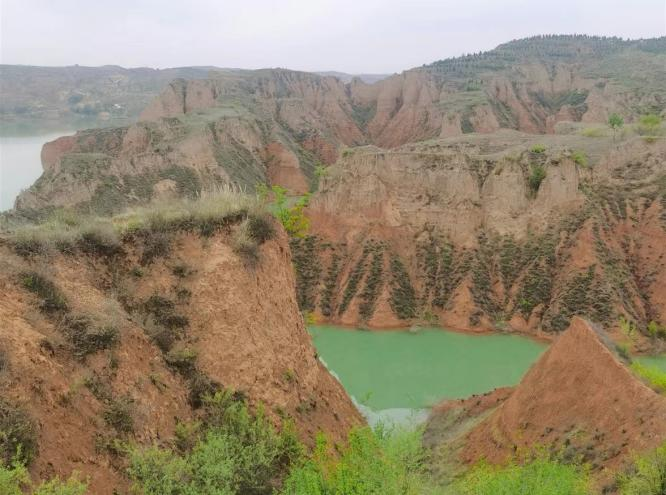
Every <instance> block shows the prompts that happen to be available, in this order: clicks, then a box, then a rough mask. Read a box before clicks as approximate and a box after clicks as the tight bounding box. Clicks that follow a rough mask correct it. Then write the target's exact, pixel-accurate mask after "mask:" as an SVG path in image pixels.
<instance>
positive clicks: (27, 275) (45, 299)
mask: <svg viewBox="0 0 666 495" xmlns="http://www.w3.org/2000/svg"><path fill="white" fill-rule="evenodd" d="M20 277H21V282H22V284H23V287H24V288H26V289H27V290H29V291H30V292H32V293H34V294H36V295H37V296H38V297H40V298H41V299H42V301H41V303H40V305H39V307H40V309H41V310H42V311H43V312H45V313H55V312H59V311H67V309H68V307H67V300H66V299H65V296H64V295H63V294H62V292H60V290H59V289H58V288H57V287H56V286H55V284H54V283H53V282H51V281H50V280H49V279H47V278H46V277H45V276H44V275H41V274H40V273H37V272H23V273H22V274H21V276H20Z"/></svg>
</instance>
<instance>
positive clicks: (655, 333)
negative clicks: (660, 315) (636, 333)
mask: <svg viewBox="0 0 666 495" xmlns="http://www.w3.org/2000/svg"><path fill="white" fill-rule="evenodd" d="M646 330H647V334H648V335H649V336H650V337H652V338H657V337H660V338H666V326H664V325H660V324H659V323H657V322H656V321H654V320H651V321H650V323H648V324H647V327H646Z"/></svg>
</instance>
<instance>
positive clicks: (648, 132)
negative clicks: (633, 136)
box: [638, 114, 662, 138]
mask: <svg viewBox="0 0 666 495" xmlns="http://www.w3.org/2000/svg"><path fill="white" fill-rule="evenodd" d="M661 121H662V119H661V117H660V116H659V115H656V114H648V115H643V116H642V117H641V118H640V119H639V121H638V122H639V124H638V132H639V134H641V135H642V136H646V137H648V138H655V137H657V136H658V135H659V134H660V133H661Z"/></svg>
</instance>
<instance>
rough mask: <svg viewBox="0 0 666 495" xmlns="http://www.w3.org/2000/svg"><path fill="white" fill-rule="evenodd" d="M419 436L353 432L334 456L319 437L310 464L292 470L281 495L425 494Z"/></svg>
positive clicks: (385, 432)
mask: <svg viewBox="0 0 666 495" xmlns="http://www.w3.org/2000/svg"><path fill="white" fill-rule="evenodd" d="M423 452H424V451H423V449H422V447H421V435H420V432H419V431H400V430H394V431H388V430H385V429H383V428H381V427H380V428H379V429H377V430H376V431H373V430H371V429H370V428H367V427H366V428H357V429H354V430H352V431H351V432H350V433H349V439H348V444H347V445H346V446H345V447H342V449H341V450H340V452H339V453H338V452H336V451H335V449H334V448H332V447H331V445H330V444H329V443H328V441H327V440H326V438H325V437H324V436H323V435H319V436H318V438H317V445H316V448H315V451H314V453H313V455H312V458H311V459H310V460H307V461H305V462H303V463H301V464H300V465H298V466H297V467H295V468H294V469H293V470H292V471H291V473H290V475H289V478H287V480H286V481H285V484H284V488H283V490H282V494H283V495H337V494H348V493H349V494H352V493H353V494H359V495H366V494H367V495H371V494H382V495H384V494H386V495H420V494H422V493H428V492H429V487H428V486H427V485H428V483H427V481H426V480H427V477H426V475H425V462H424V461H425V457H424V453H423Z"/></svg>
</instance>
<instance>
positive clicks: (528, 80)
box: [16, 36, 666, 210]
mask: <svg viewBox="0 0 666 495" xmlns="http://www.w3.org/2000/svg"><path fill="white" fill-rule="evenodd" d="M665 61H666V49H665V48H664V40H663V38H659V39H654V40H645V41H623V40H619V39H615V38H596V37H585V36H556V37H544V38H536V39H527V40H520V41H515V42H511V43H507V44H505V45H501V46H500V47H498V48H497V49H495V50H492V51H490V52H487V53H483V54H477V55H473V56H466V57H460V58H456V59H451V60H445V61H440V62H435V63H433V64H431V65H428V66H424V67H421V68H417V69H412V70H408V71H405V72H404V73H402V74H399V75H395V76H391V77H389V78H386V79H383V80H381V81H378V82H376V83H373V84H368V83H365V82H363V81H362V80H361V79H354V80H352V81H351V82H349V83H344V82H342V81H341V80H340V79H337V78H335V77H322V76H319V75H316V74H309V73H303V72H295V71H288V70H281V69H275V70H258V71H227V72H222V71H219V72H212V73H211V74H210V76H209V77H208V78H206V79H191V80H185V79H176V80H174V81H173V82H171V83H170V84H169V85H168V86H167V87H166V89H165V90H164V91H163V92H162V94H161V95H160V96H159V97H158V98H156V99H155V100H154V101H153V102H152V103H151V104H149V105H148V106H147V108H146V109H145V110H144V111H143V112H142V114H141V121H140V122H139V123H137V124H135V125H132V126H130V127H129V128H124V129H116V130H112V131H109V130H102V131H88V132H85V133H80V134H78V135H77V136H75V137H74V138H66V139H64V140H62V141H60V140H59V141H56V142H55V143H53V144H50V145H49V146H48V147H47V149H46V150H45V154H46V156H45V158H46V159H45V161H44V168H45V173H44V175H43V177H42V178H41V179H40V181H39V182H38V183H37V184H36V185H35V186H34V187H32V188H30V189H29V190H28V191H27V192H25V193H23V194H22V195H21V196H20V198H19V200H18V201H17V205H16V206H17V208H18V209H21V210H31V209H41V208H45V207H47V206H54V205H62V204H64V203H65V202H66V200H65V198H66V196H68V195H71V196H72V200H71V201H70V204H71V203H74V202H76V204H77V205H78V206H79V207H80V208H81V209H85V208H88V209H92V210H96V209H99V208H110V207H111V206H109V205H126V204H132V203H136V202H140V201H142V200H145V198H146V197H155V196H158V195H159V194H161V193H163V192H164V191H167V192H168V191H169V190H173V189H176V191H177V193H180V194H182V193H183V192H188V191H189V190H188V189H187V188H186V187H185V186H183V184H182V183H183V181H184V180H185V179H183V178H182V177H181V178H180V180H179V178H178V177H174V176H175V175H182V174H183V173H187V174H189V175H190V176H192V177H189V178H187V181H189V182H194V186H192V187H194V188H196V182H197V181H200V182H201V181H203V182H224V183H235V184H239V185H241V186H243V187H245V188H248V189H252V188H254V186H255V185H256V184H257V183H264V182H270V183H272V184H278V185H281V186H284V187H287V188H288V189H290V190H292V191H294V192H295V193H303V192H306V191H308V190H314V189H316V187H317V183H318V177H319V175H320V172H318V170H320V169H321V167H323V166H324V165H326V164H331V163H333V162H335V161H336V159H337V158H338V155H339V153H340V151H341V150H343V149H344V148H345V147H349V146H356V145H362V144H372V145H377V146H381V147H384V148H393V147H398V146H401V145H404V144H405V143H410V142H417V141H422V140H426V139H434V138H443V137H451V136H459V135H463V134H468V133H473V132H477V133H492V132H495V131H497V130H499V129H504V128H509V129H516V130H520V131H524V132H537V133H544V132H545V133H553V132H555V130H556V125H557V124H558V123H560V122H563V121H567V122H588V123H589V122H605V121H606V120H607V118H608V115H609V114H610V113H611V112H617V113H620V114H621V115H623V116H624V118H625V119H626V121H627V122H631V121H634V120H635V119H636V117H637V116H638V115H642V114H644V113H656V114H659V113H662V112H663V110H664V107H665V105H666V94H664V90H663V87H662V86H663V85H660V83H659V81H661V80H663V79H664V78H665V77H666V73H664V66H666V64H665V63H664V62H665ZM628 69H630V70H628ZM628 74H629V75H628ZM109 134H115V135H116V136H117V137H116V138H114V139H112V140H111V141H109V140H108V136H109ZM116 141H120V144H119V145H116V144H117V143H116ZM174 167H179V168H182V169H183V171H173V170H172V169H173V168H174ZM91 179H92V180H91ZM164 181H166V182H164ZM183 189H185V191H183ZM109 196H112V197H111V198H109Z"/></svg>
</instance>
